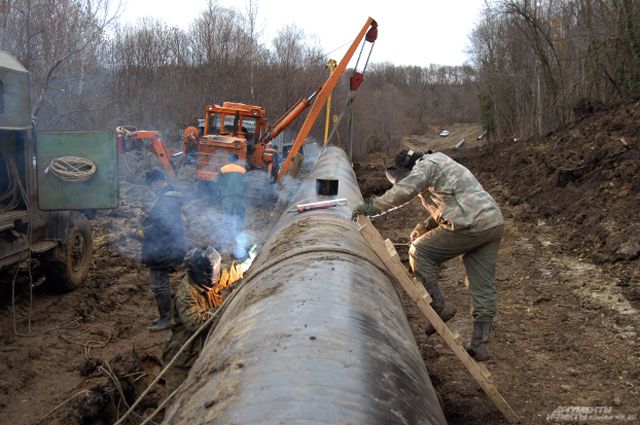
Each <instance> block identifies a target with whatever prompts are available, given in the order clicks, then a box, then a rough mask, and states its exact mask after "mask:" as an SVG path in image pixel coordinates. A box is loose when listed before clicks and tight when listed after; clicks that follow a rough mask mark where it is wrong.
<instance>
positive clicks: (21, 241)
mask: <svg viewBox="0 0 640 425" xmlns="http://www.w3.org/2000/svg"><path fill="white" fill-rule="evenodd" d="M36 137H37V134H36V130H35V123H34V121H33V120H32V118H31V105H30V87H29V72H28V71H27V70H26V69H25V68H24V67H23V66H22V64H20V62H18V61H17V60H16V59H15V58H14V57H13V56H11V55H10V54H8V53H7V52H3V51H0V272H1V273H2V274H3V275H5V276H9V275H14V273H16V272H17V271H18V270H19V269H20V268H38V269H39V270H42V271H44V272H45V273H46V278H47V281H48V282H50V283H52V284H53V285H54V286H55V287H56V288H57V289H60V290H62V291H70V290H73V289H75V288H77V287H78V286H79V285H81V284H82V283H83V282H84V280H85V279H86V277H87V275H88V273H89V269H90V267H91V263H92V253H93V251H92V237H91V229H90V226H89V222H88V220H87V217H86V215H85V213H86V212H87V211H88V210H87V209H78V211H72V210H71V209H67V208H59V207H55V206H53V208H41V204H42V202H41V201H42V199H40V198H41V197H40V196H39V177H38V170H39V167H38V149H37V140H36ZM48 138H49V139H51V135H49V136H48ZM109 143H110V142H109ZM114 148H115V144H114ZM45 151H46V149H45ZM40 171H41V172H42V171H43V169H42V168H40ZM116 187H117V183H116ZM58 189H59V190H58ZM46 192H47V193H46V195H47V196H49V197H50V199H54V200H55V199H59V197H60V196H63V195H64V185H63V184H61V183H56V184H54V185H49V186H48V187H47V189H46ZM78 196H80V197H81V196H82V194H78ZM111 203H112V202H111ZM45 204H47V202H45Z"/></svg>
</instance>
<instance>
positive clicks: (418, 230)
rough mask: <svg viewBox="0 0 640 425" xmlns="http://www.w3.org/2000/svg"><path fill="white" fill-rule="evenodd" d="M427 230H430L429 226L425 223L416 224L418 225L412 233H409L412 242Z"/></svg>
mask: <svg viewBox="0 0 640 425" xmlns="http://www.w3.org/2000/svg"><path fill="white" fill-rule="evenodd" d="M427 231H428V230H427V227H426V226H425V225H424V224H423V223H418V224H416V227H414V228H413V230H412V231H411V235H409V239H411V242H413V241H415V240H416V239H418V238H419V237H420V236H422V235H424V234H425V233H427Z"/></svg>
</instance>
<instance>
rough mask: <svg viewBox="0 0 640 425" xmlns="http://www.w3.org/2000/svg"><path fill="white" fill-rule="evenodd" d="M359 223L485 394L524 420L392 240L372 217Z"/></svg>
mask: <svg viewBox="0 0 640 425" xmlns="http://www.w3.org/2000/svg"><path fill="white" fill-rule="evenodd" d="M358 224H360V226H361V227H360V229H359V230H360V234H361V235H362V236H363V237H364V239H365V240H366V241H367V242H368V244H369V246H370V247H371V249H373V251H374V252H375V253H376V254H377V255H378V258H380V261H382V262H383V263H384V265H385V266H386V267H387V268H388V269H389V271H390V272H391V274H392V275H393V276H395V278H396V279H397V280H398V282H399V283H400V285H401V286H402V287H403V288H404V290H405V291H406V292H407V294H408V295H409V296H410V297H411V298H412V299H413V300H414V301H415V302H416V304H417V305H418V308H419V309H420V311H421V312H422V314H423V315H424V316H425V317H426V318H427V320H428V321H429V323H431V324H432V325H433V327H434V328H435V330H436V332H438V334H440V336H441V337H442V339H443V340H444V342H445V343H446V344H447V345H448V346H449V348H450V349H451V351H453V353H454V354H455V355H456V356H457V357H458V359H460V361H461V362H462V364H463V365H464V366H465V367H466V368H467V370H468V371H469V373H470V374H471V376H472V377H473V378H474V379H475V380H476V382H478V384H479V385H480V387H482V389H483V390H484V392H485V394H487V396H488V397H489V398H490V399H491V401H493V403H494V404H495V405H496V407H497V408H498V410H500V412H501V413H502V414H503V416H504V417H505V418H506V419H507V421H508V422H509V423H511V424H516V423H519V422H520V418H519V417H518V415H517V414H516V412H515V411H514V410H513V409H512V408H511V406H509V403H507V401H506V400H505V399H504V398H503V397H502V395H501V394H500V393H499V392H498V390H497V389H496V387H495V386H494V385H493V384H492V383H491V382H490V381H489V377H490V376H491V372H489V370H488V369H487V368H486V366H485V365H483V364H480V363H476V361H475V360H474V359H473V358H472V357H471V356H470V355H469V353H467V351H466V350H465V349H464V347H463V346H462V344H461V342H462V338H461V337H460V334H458V332H454V331H452V330H451V329H449V328H448V327H447V325H446V324H445V323H444V322H443V321H442V319H441V318H440V316H438V313H436V311H435V310H434V309H433V308H432V307H431V305H430V304H431V297H430V296H429V293H428V292H427V290H426V289H425V287H424V286H423V285H422V284H421V283H420V282H418V281H416V280H415V279H413V277H412V276H411V274H410V273H409V271H408V270H407V269H406V267H404V265H403V264H402V262H401V261H400V257H399V256H398V253H397V251H396V249H395V247H394V246H393V243H392V242H391V241H389V240H386V241H385V240H384V239H383V238H382V236H381V235H380V233H379V232H378V230H377V229H376V228H375V227H374V226H373V224H371V220H369V218H368V217H365V216H359V217H358Z"/></svg>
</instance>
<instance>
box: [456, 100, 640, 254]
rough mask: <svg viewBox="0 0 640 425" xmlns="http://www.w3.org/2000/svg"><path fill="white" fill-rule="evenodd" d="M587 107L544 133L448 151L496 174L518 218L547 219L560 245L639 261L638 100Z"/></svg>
mask: <svg viewBox="0 0 640 425" xmlns="http://www.w3.org/2000/svg"><path fill="white" fill-rule="evenodd" d="M592 110H595V112H593V113H591V114H588V113H585V114H582V115H581V116H582V118H581V119H580V120H579V121H577V122H575V123H574V124H572V125H570V126H568V127H567V128H566V129H563V130H561V131H559V132H556V133H553V134H551V135H549V136H547V137H545V138H542V139H533V140H526V141H518V142H513V141H505V142H499V143H490V144H487V145H486V146H482V147H480V148H478V149H477V150H470V151H458V152H455V153H453V154H452V156H454V157H455V158H456V159H457V160H458V161H460V162H461V163H463V164H465V165H466V166H468V167H469V168H470V169H471V170H472V171H474V172H475V173H478V174H481V173H487V174H491V175H493V176H494V177H496V178H497V179H498V180H499V181H500V184H501V185H502V193H503V195H504V196H505V199H504V201H505V202H507V203H508V204H510V205H511V206H513V207H515V208H514V213H515V214H516V215H517V216H518V217H517V218H519V219H522V220H526V221H531V222H534V223H536V224H542V223H543V222H544V221H551V222H553V224H554V225H555V226H556V228H557V229H558V230H559V232H560V233H559V235H558V236H559V237H561V238H562V239H564V240H565V241H566V243H565V244H564V247H565V249H567V250H572V251H578V252H580V253H583V254H584V255H588V256H590V257H591V258H592V259H593V260H594V261H595V262H597V263H610V262H616V261H631V260H637V258H638V255H639V254H640V223H638V222H637V218H638V211H640V127H639V126H638V123H639V122H640V102H639V101H635V102H631V103H627V104H623V105H618V106H615V107H610V108H608V109H604V108H603V107H599V108H593V109H592ZM479 177H480V180H483V178H482V176H479ZM485 180H486V178H485Z"/></svg>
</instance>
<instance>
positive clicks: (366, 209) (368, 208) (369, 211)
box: [351, 202, 376, 221]
mask: <svg viewBox="0 0 640 425" xmlns="http://www.w3.org/2000/svg"><path fill="white" fill-rule="evenodd" d="M375 213H376V210H375V209H374V208H373V205H371V202H365V203H363V204H360V205H358V206H357V207H355V208H354V209H353V211H352V212H351V220H353V221H356V220H357V219H358V216H359V215H366V216H369V215H374V214H375Z"/></svg>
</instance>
